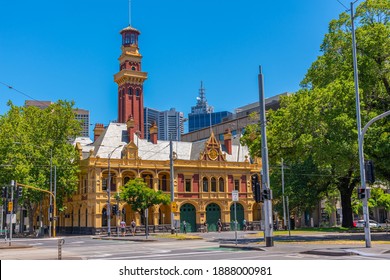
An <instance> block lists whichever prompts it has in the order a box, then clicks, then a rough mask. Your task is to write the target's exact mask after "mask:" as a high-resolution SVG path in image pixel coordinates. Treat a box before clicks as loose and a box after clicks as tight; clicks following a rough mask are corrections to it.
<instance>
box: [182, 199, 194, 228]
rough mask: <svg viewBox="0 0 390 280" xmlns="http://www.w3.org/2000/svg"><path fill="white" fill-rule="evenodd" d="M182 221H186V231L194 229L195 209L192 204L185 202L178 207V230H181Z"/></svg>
mask: <svg viewBox="0 0 390 280" xmlns="http://www.w3.org/2000/svg"><path fill="white" fill-rule="evenodd" d="M183 221H186V223H187V232H195V231H196V209H195V207H194V205H192V204H189V203H186V204H184V205H183V206H181V207H180V232H183Z"/></svg>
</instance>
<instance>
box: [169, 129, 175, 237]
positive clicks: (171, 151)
mask: <svg viewBox="0 0 390 280" xmlns="http://www.w3.org/2000/svg"><path fill="white" fill-rule="evenodd" d="M169 138H170V139H169V168H170V173H171V175H170V179H169V183H170V189H171V234H174V233H175V225H174V218H175V216H174V213H173V207H172V205H173V202H174V201H175V196H174V190H173V188H174V184H173V177H174V170H173V143H172V135H171V136H170V137H169Z"/></svg>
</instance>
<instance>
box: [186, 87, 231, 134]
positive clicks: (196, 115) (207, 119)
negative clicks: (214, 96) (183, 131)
mask: <svg viewBox="0 0 390 280" xmlns="http://www.w3.org/2000/svg"><path fill="white" fill-rule="evenodd" d="M196 99H197V102H196V105H195V106H193V107H191V113H190V114H188V131H189V132H192V131H195V130H199V129H202V128H205V127H210V126H213V125H216V124H219V123H221V122H222V120H223V119H224V118H226V117H228V116H231V115H232V113H230V112H228V111H222V112H214V108H213V107H212V106H210V105H208V104H207V100H206V94H205V88H204V87H203V82H200V89H199V97H197V98H196Z"/></svg>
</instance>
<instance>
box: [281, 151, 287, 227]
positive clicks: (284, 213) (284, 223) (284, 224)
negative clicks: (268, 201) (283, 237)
mask: <svg viewBox="0 0 390 280" xmlns="http://www.w3.org/2000/svg"><path fill="white" fill-rule="evenodd" d="M282 198H283V227H284V229H286V223H287V219H286V204H285V198H284V164H283V158H282Z"/></svg>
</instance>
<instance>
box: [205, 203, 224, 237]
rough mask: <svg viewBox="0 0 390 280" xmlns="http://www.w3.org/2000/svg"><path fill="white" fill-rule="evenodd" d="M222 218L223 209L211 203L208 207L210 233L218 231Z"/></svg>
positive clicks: (207, 216)
mask: <svg viewBox="0 0 390 280" xmlns="http://www.w3.org/2000/svg"><path fill="white" fill-rule="evenodd" d="M220 218H221V207H219V205H218V204H216V203H210V204H209V205H207V207H206V221H207V225H208V230H209V231H217V222H218V219H220Z"/></svg>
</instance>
